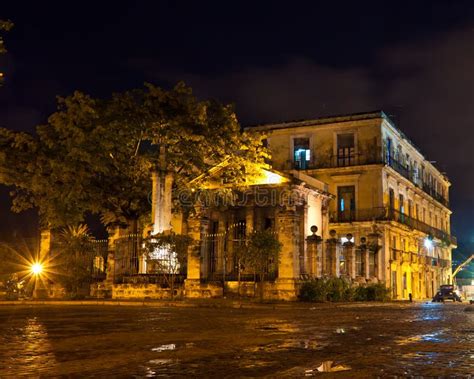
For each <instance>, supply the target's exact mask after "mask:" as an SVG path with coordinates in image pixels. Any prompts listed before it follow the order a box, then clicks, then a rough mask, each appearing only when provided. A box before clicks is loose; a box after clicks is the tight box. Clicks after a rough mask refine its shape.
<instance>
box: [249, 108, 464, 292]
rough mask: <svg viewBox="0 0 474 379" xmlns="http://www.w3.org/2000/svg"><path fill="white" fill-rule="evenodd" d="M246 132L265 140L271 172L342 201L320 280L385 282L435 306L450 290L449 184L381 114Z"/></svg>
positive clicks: (331, 215)
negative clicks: (321, 187)
mask: <svg viewBox="0 0 474 379" xmlns="http://www.w3.org/2000/svg"><path fill="white" fill-rule="evenodd" d="M248 130H254V131H259V132H264V133H265V134H267V143H268V147H269V148H270V151H271V153H272V166H273V168H274V169H276V170H280V171H282V172H284V173H285V172H292V173H294V176H295V177H298V174H300V175H305V176H308V177H312V178H315V179H318V180H319V181H321V182H324V183H326V184H327V186H328V191H329V192H330V193H331V194H333V195H334V197H335V200H334V201H331V202H329V205H328V208H327V209H324V210H323V212H327V215H328V220H329V223H328V225H327V226H325V227H323V228H322V230H320V232H321V233H322V237H323V241H324V242H323V243H320V244H319V245H318V247H316V248H315V249H316V250H317V251H319V253H316V254H319V255H317V259H316V260H315V261H316V262H319V263H317V264H319V266H320V267H319V268H318V269H316V271H314V272H313V273H312V275H313V276H314V275H316V276H324V275H336V276H342V275H345V276H348V277H350V278H351V279H352V280H355V281H361V282H367V281H370V282H378V281H380V282H384V283H385V284H386V285H387V286H388V287H389V288H390V290H391V294H392V297H393V298H394V299H408V298H409V297H410V296H412V297H413V298H415V299H424V298H430V297H432V296H433V294H434V293H435V291H436V290H437V288H438V286H439V285H441V284H445V283H450V282H451V280H452V278H451V250H452V249H453V248H455V247H456V239H455V238H454V237H453V236H452V235H451V232H450V216H451V210H450V209H449V187H450V182H449V180H448V178H447V177H446V176H445V175H444V174H443V173H441V172H440V171H439V170H438V169H437V168H436V167H435V166H434V165H433V163H432V162H430V161H429V160H427V159H426V158H425V157H424V156H423V155H422V154H421V153H420V151H419V150H418V149H417V148H416V147H415V146H414V144H413V143H412V142H411V141H410V140H409V139H408V138H407V137H406V136H405V135H404V134H403V133H402V132H401V131H400V130H399V129H398V128H397V127H396V126H395V124H394V123H393V122H392V121H391V120H390V119H389V118H388V117H387V116H386V115H385V114H384V113H383V112H379V111H378V112H371V113H363V114H354V115H347V116H338V117H328V118H321V119H316V120H306V121H296V122H285V123H280V124H267V125H260V126H256V127H252V128H248ZM308 245H309V246H311V244H308ZM368 247H370V248H368ZM310 249H311V247H310ZM328 260H329V261H328Z"/></svg>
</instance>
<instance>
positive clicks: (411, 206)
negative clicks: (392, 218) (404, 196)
mask: <svg viewBox="0 0 474 379" xmlns="http://www.w3.org/2000/svg"><path fill="white" fill-rule="evenodd" d="M408 216H410V217H413V201H412V200H408Z"/></svg>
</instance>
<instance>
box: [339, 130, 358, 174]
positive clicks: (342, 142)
mask: <svg viewBox="0 0 474 379" xmlns="http://www.w3.org/2000/svg"><path fill="white" fill-rule="evenodd" d="M353 164H355V146H354V133H347V134H338V135H337V165H338V166H339V167H343V166H351V165H353Z"/></svg>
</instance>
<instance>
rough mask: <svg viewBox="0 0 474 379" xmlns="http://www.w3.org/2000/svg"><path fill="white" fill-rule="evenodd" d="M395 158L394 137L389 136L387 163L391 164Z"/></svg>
mask: <svg viewBox="0 0 474 379" xmlns="http://www.w3.org/2000/svg"><path fill="white" fill-rule="evenodd" d="M392 158H393V144H392V139H391V138H387V151H386V163H387V164H388V165H390V164H391V163H392Z"/></svg>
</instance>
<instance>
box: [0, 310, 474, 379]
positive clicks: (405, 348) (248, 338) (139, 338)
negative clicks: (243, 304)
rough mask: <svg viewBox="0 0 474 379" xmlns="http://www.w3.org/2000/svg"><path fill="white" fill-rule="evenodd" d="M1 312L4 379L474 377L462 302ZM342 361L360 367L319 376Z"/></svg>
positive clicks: (469, 319) (472, 325) (473, 317)
mask: <svg viewBox="0 0 474 379" xmlns="http://www.w3.org/2000/svg"><path fill="white" fill-rule="evenodd" d="M273 308H274V307H273V306H265V307H256V308H243V309H233V308H174V307H173V308H149V307H131V306H130V307H129V306H59V305H56V306H47V305H44V306H43V305H41V306H11V305H10V306H0V378H4V377H17V376H21V375H26V376H36V377H37V376H44V377H50V376H75V377H77V376H98V377H104V376H108V377H219V378H226V377H228V378H233V377H259V376H268V377H292V378H293V377H305V376H307V377H310V376H315V377H318V376H319V377H331V376H334V377H339V378H347V377H351V378H354V377H356V378H359V377H360V378H366V377H395V376H398V377H400V376H402V377H406V376H424V377H426V376H456V377H468V376H469V374H473V373H474V312H465V311H464V309H465V308H466V305H465V304H464V305H461V304H448V303H446V304H431V303H426V304H425V303H424V304H383V305H382V304H339V305H311V304H288V305H282V306H277V307H276V309H273ZM327 360H332V361H334V364H335V365H344V366H349V367H350V368H351V370H350V371H344V372H335V373H330V374H328V373H319V372H317V370H316V368H317V367H318V366H320V365H321V363H322V362H324V361H327Z"/></svg>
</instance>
